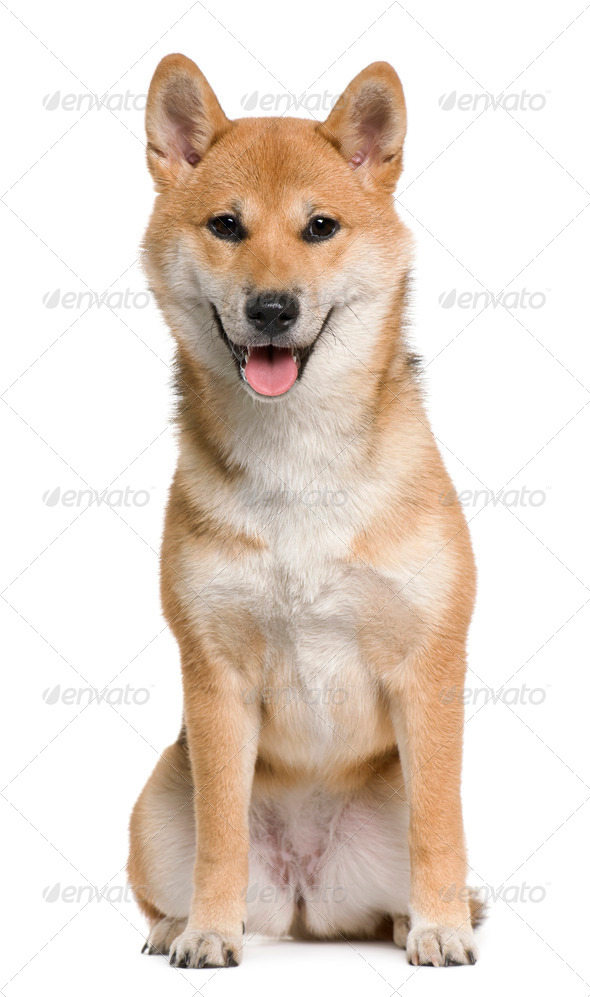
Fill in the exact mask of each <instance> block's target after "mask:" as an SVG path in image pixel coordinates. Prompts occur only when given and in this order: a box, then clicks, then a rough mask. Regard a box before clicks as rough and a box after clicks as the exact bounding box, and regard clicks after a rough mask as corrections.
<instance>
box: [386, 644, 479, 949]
mask: <svg viewBox="0 0 590 997" xmlns="http://www.w3.org/2000/svg"><path fill="white" fill-rule="evenodd" d="M435 644H436V646H434V645H435ZM463 655H464V649H463V648H460V649H459V648H455V649H452V648H450V647H449V646H448V645H447V644H446V643H443V642H442V641H438V640H436V641H433V642H432V644H431V646H430V647H429V648H428V649H427V650H426V651H423V652H422V653H421V654H420V655H416V656H413V657H412V658H411V660H409V661H408V662H406V665H405V666H404V676H403V681H402V682H400V684H399V686H398V688H397V689H396V692H395V694H394V696H393V717H394V724H395V729H396V734H397V738H398V744H399V750H400V758H401V762H402V770H403V776H404V782H405V784H406V799H407V802H408V805H409V807H410V811H411V812H410V831H409V849H410V875H411V879H410V882H411V895H410V905H411V924H412V926H411V931H410V933H409V935H408V940H407V946H406V951H407V955H408V960H409V961H410V962H411V963H413V964H414V965H426V964H431V965H433V966H449V965H455V964H465V963H470V962H475V959H476V947H475V943H474V938H473V929H472V926H471V917H470V906H469V894H468V891H467V889H466V886H465V871H466V859H465V842H464V835H463V817H462V811H461V754H462V743H463V738H462V726H463V715H464V709H463V696H462V692H463V677H464V666H463Z"/></svg>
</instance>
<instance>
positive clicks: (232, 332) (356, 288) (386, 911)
mask: <svg viewBox="0 0 590 997" xmlns="http://www.w3.org/2000/svg"><path fill="white" fill-rule="evenodd" d="M405 132H406V109H405V102H404V95H403V90H402V86H401V83H400V81H399V79H398V77H397V75H396V73H395V72H394V70H393V69H392V68H391V67H390V66H389V65H387V64H386V63H375V64H373V65H371V66H369V67H368V68H367V69H365V70H364V71H363V72H361V73H360V75H359V76H357V77H356V78H355V79H354V80H353V81H352V83H351V84H350V85H349V86H348V88H347V89H346V90H345V92H344V93H343V94H342V96H341V97H340V98H339V100H338V102H337V104H336V105H335V107H334V109H333V110H332V111H331V113H330V115H329V117H328V118H327V120H326V121H325V122H323V123H319V122H316V121H306V120H299V119H289V118H286V117H284V118H264V119H260V118H258V119H256V118H253V119H242V120H237V121H230V120H228V118H226V116H225V114H224V113H223V111H222V109H221V107H220V105H219V103H218V101H217V99H216V97H215V95H214V93H213V91H212V90H211V88H210V86H209V84H208V83H207V81H206V80H205V78H204V77H203V75H202V74H201V72H200V71H199V70H198V69H197V67H196V66H195V65H194V63H193V62H191V61H190V60H189V59H187V58H185V57H184V56H181V55H171V56H168V57H167V58H165V59H164V60H163V61H162V62H161V63H160V65H159V66H158V68H157V70H156V73H155V75H154V78H153V80H152V83H151V87H150V91H149V97H148V103H147V139H148V151H147V158H148V165H149V169H150V171H151V174H152V176H153V179H154V181H155V184H156V188H157V190H158V192H159V193H158V196H157V199H156V204H155V207H154V211H153V215H152V218H151V221H150V224H149V228H148V230H147V234H146V237H145V261H146V267H147V273H148V276H149V279H150V283H151V286H152V288H153V290H154V293H155V295H156V298H157V301H158V303H159V306H160V308H161V310H162V312H163V314H164V316H165V318H166V320H167V322H168V324H169V326H170V329H171V330H172V333H173V335H174V337H175V340H176V345H177V361H176V385H177V390H178V394H179V414H178V426H179V444H180V447H179V450H180V453H179V462H178V469H177V472H176V475H175V477H174V481H173V484H172V489H171V492H170V497H169V504H168V512H167V517H166V526H165V537H164V543H163V550H162V557H161V564H162V598H163V606H164V612H165V615H166V618H167V620H168V623H169V625H170V627H171V629H172V631H173V633H174V635H175V636H176V639H177V641H178V645H179V648H180V654H181V662H182V675H183V686H184V719H183V725H182V730H181V733H180V736H179V738H178V740H177V741H176V743H174V744H173V745H171V746H170V747H168V748H167V749H166V751H164V753H163V755H162V757H161V759H160V761H159V762H158V765H157V766H156V769H155V771H154V772H153V774H152V775H151V777H150V779H149V780H148V782H147V784H146V786H145V788H144V789H143V791H142V793H141V795H140V797H139V800H138V801H137V804H136V806H135V809H134V811H133V815H132V819H131V849H130V858H129V865H128V869H129V876H130V880H131V883H132V885H133V888H134V890H135V894H136V896H137V898H138V900H139V903H140V904H141V906H142V908H143V910H144V912H145V914H146V915H147V917H148V919H149V921H150V924H151V930H150V934H149V938H148V941H147V942H146V948H147V950H148V951H149V952H150V953H152V952H162V953H169V956H170V962H171V963H172V964H173V965H176V966H183V967H185V966H194V967H203V966H204V967H212V966H233V965H236V964H237V963H238V962H239V961H240V959H241V955H242V949H243V945H244V936H245V934H249V933H251V932H262V933H266V934H271V935H289V934H290V935H292V936H295V937H297V938H303V939H305V938H342V937H343V938H347V939H351V938H359V939H363V938H365V939H371V938H386V937H388V938H391V940H392V942H395V944H396V945H398V946H401V947H405V948H406V951H407V957H408V959H409V960H410V962H412V963H413V964H414V965H418V964H432V965H434V966H448V965H452V964H462V963H463V964H464V963H469V962H474V961H475V958H476V949H475V944H474V937H473V924H474V922H475V921H476V920H477V916H478V905H477V900H476V898H475V897H474V896H473V895H472V893H471V891H470V890H469V889H467V888H466V886H465V873H466V858H465V843H464V835H463V824H462V815H461V799H460V780H461V754H462V725H463V704H462V697H461V690H462V687H463V680H464V673H465V668H466V663H465V642H466V634H467V628H468V625H469V621H470V617H471V612H472V606H473V600H474V592H475V572H474V565H473V557H472V552H471V546H470V540H469V535H468V531H467V528H466V523H465V520H464V517H463V514H462V510H461V508H460V505H459V503H458V502H457V501H455V502H452V501H451V502H449V499H448V496H449V494H452V491H451V487H450V482H449V479H448V477H447V473H446V471H445V469H444V466H443V464H442V460H441V458H440V456H439V453H438V450H437V447H436V444H435V441H434V439H433V435H432V432H431V430H430V428H429V425H428V421H427V418H426V416H425V413H424V407H423V403H422V399H421V392H420V387H419V383H418V371H417V368H416V364H415V358H414V357H413V355H412V354H411V353H410V352H409V349H408V346H407V345H406V342H405V339H404V309H405V305H406V297H407V288H408V274H409V268H410V264H411V241H410V236H409V233H408V232H407V230H406V229H405V228H404V226H403V225H402V223H401V222H400V220H399V219H398V217H397V215H396V212H395V207H394V200H393V197H392V193H393V191H394V188H395V185H396V182H397V180H398V177H399V175H400V172H401V169H402V147H403V142H404V136H405ZM443 495H444V496H445V497H446V498H445V501H444V502H442V501H441V496H443ZM449 687H452V688H454V689H456V690H458V692H457V696H456V697H448V695H445V696H442V695H441V690H448V689H449Z"/></svg>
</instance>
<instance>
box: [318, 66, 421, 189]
mask: <svg viewBox="0 0 590 997" xmlns="http://www.w3.org/2000/svg"><path fill="white" fill-rule="evenodd" d="M323 127H324V128H325V129H326V131H327V132H328V134H329V138H330V141H332V142H334V141H335V142H336V144H337V148H338V150H339V152H340V153H341V155H342V156H344V158H345V159H346V160H347V162H348V163H349V165H350V167H351V169H353V170H355V171H357V172H358V175H359V178H360V179H361V180H362V181H363V182H364V183H366V184H373V185H374V184H377V185H378V186H379V185H382V186H383V187H385V188H386V189H387V190H389V191H393V190H394V189H395V185H396V183H397V180H398V177H399V175H400V173H401V170H402V147H403V144H404V138H405V135H406V102H405V99H404V91H403V87H402V85H401V82H400V79H399V76H398V75H397V73H396V71H395V69H393V67H392V66H390V65H389V63H387V62H373V63H372V64H371V65H370V66H367V68H366V69H363V71H362V73H359V74H358V76H355V78H354V80H353V81H352V82H351V83H349V85H348V86H347V88H346V90H345V91H344V93H343V94H341V96H340V97H339V98H338V100H337V102H336V104H335V105H334V108H333V109H332V111H331V112H330V114H329V116H328V118H327V119H326V121H325V122H324V126H323Z"/></svg>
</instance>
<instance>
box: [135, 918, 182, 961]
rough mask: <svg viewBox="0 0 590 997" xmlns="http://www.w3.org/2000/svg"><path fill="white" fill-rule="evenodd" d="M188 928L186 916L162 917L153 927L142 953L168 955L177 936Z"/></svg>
mask: <svg viewBox="0 0 590 997" xmlns="http://www.w3.org/2000/svg"><path fill="white" fill-rule="evenodd" d="M185 928H186V917H162V918H161V919H160V920H159V921H156V923H155V924H154V926H153V927H152V929H151V931H150V933H149V935H148V937H147V941H146V943H145V945H144V946H143V948H142V950H141V951H142V953H143V952H147V954H148V955H168V953H169V951H170V946H171V945H172V942H173V941H174V939H175V938H177V937H178V935H180V933H181V932H182V931H184V929H185Z"/></svg>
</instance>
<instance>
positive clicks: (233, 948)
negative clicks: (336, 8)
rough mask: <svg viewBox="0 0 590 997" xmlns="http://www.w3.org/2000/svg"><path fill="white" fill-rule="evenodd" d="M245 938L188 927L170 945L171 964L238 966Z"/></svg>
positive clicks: (181, 967) (195, 967)
mask: <svg viewBox="0 0 590 997" xmlns="http://www.w3.org/2000/svg"><path fill="white" fill-rule="evenodd" d="M242 945H243V939H242V938H241V937H238V936H236V935H222V934H221V933H220V932H219V931H205V930H202V929H200V928H195V929H187V930H186V931H183V932H182V934H180V935H178V937H177V938H175V939H174V941H173V943H172V945H171V946H170V965H171V966H178V968H179V969H185V968H193V969H215V968H217V967H220V966H237V965H238V963H239V962H240V961H241V959H242Z"/></svg>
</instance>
